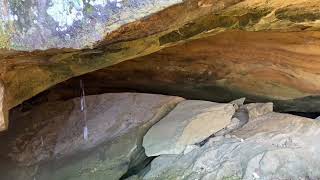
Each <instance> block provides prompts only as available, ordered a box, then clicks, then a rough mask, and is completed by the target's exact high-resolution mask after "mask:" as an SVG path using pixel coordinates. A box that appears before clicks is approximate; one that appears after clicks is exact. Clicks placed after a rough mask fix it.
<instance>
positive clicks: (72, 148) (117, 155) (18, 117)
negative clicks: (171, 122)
mask: <svg viewBox="0 0 320 180" xmlns="http://www.w3.org/2000/svg"><path fill="white" fill-rule="evenodd" d="M182 100H184V99H183V98H180V97H174V96H164V95H152V94H139V93H110V94H103V95H94V96H87V97H86V105H87V108H86V111H87V119H86V122H85V121H84V119H83V117H84V116H83V113H82V112H81V111H80V99H79V98H76V99H73V100H69V101H66V102H54V103H48V104H44V105H40V106H38V107H36V108H33V109H32V110H30V111H28V112H24V113H22V112H20V113H18V112H16V113H14V114H15V117H12V118H15V119H14V121H13V122H17V121H23V122H25V123H27V124H30V126H29V127H28V128H25V129H21V130H20V131H18V129H15V131H12V135H9V136H11V139H10V141H9V144H10V145H11V146H10V150H9V151H10V153H9V155H10V157H11V159H12V161H14V162H16V163H18V164H20V167H19V168H18V170H17V173H16V174H17V175H21V174H22V173H20V172H24V171H28V170H29V169H32V168H23V167H26V166H28V167H36V168H35V169H37V170H36V171H35V173H33V175H32V176H31V175H30V176H22V177H23V178H22V179H33V177H35V178H36V179H92V178H93V177H95V178H98V179H99V178H105V179H111V180H112V179H119V178H120V177H121V176H122V175H123V174H124V173H125V172H126V171H127V170H128V168H129V167H130V166H131V165H132V164H136V163H138V161H141V160H143V158H144V157H145V155H144V153H143V148H142V138H143V136H144V134H145V133H146V132H147V130H148V129H149V128H150V127H151V126H152V125H153V124H154V123H156V122H157V121H159V120H160V119H161V118H162V117H164V116H165V115H166V114H167V113H168V112H169V111H171V110H172V109H173V108H174V107H175V106H176V104H177V103H178V102H180V101H182ZM84 126H87V127H88V139H87V140H85V139H84V136H83V128H84ZM10 133H11V131H10ZM1 141H4V140H1ZM139 157H141V158H139ZM132 159H134V162H131V160H132ZM39 163H40V164H41V165H40V164H39ZM0 167H1V166H0ZM26 169H27V170H26ZM30 171H31V170H30ZM34 174H35V175H34ZM17 177H18V176H15V175H14V176H13V179H19V178H17ZM9 179H10V178H9Z"/></svg>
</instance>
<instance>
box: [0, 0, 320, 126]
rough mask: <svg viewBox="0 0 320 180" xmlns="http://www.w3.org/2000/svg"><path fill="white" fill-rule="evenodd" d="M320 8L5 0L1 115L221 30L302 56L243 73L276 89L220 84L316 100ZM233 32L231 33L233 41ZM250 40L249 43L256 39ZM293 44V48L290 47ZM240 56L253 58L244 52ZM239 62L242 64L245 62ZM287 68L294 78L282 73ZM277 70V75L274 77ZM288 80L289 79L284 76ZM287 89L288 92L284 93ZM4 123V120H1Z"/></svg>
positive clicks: (188, 1)
mask: <svg viewBox="0 0 320 180" xmlns="http://www.w3.org/2000/svg"><path fill="white" fill-rule="evenodd" d="M319 2H320V1H319V0H316V1H312V2H310V1H307V0H295V1H292V0H286V1H278V0H185V1H181V0H166V1H153V0H142V1H141V0H139V1H137V0H128V1H118V0H117V1H111V0H110V1H109V0H108V1H99V0H96V1H90V2H87V1H55V0H51V1H45V3H44V2H43V1H33V2H29V1H20V0H18V1H13V0H12V1H11V0H9V1H5V0H1V1H0V12H1V15H0V79H1V81H2V82H3V86H4V98H3V99H4V100H3V102H2V104H4V106H3V107H2V111H3V112H6V111H8V109H10V108H12V107H14V106H16V105H17V104H19V103H21V102H22V101H24V100H26V99H29V98H30V97H32V96H34V95H36V94H38V93H39V92H41V91H44V90H45V89H47V88H49V87H50V86H53V85H55V84H57V83H59V82H62V81H64V80H66V79H69V78H71V77H74V76H78V75H81V74H84V73H87V72H91V71H94V70H97V69H101V68H104V67H107V66H110V65H114V64H116V63H119V62H121V61H124V60H129V59H132V58H136V57H140V56H143V55H147V54H150V53H153V52H156V51H159V50H160V49H163V48H165V47H169V46H173V45H177V44H179V43H183V42H186V41H188V40H190V39H198V38H206V37H208V36H213V35H218V36H219V34H220V33H221V32H226V33H225V35H224V36H225V37H227V36H228V33H229V31H230V30H242V31H250V32H256V31H264V32H266V31H267V32H268V33H266V34H261V36H262V37H266V36H268V37H269V38H270V39H273V38H275V39H278V38H280V37H281V38H284V39H286V42H287V43H286V45H285V47H282V49H281V48H280V49H281V51H288V48H289V49H290V50H289V52H295V53H298V55H297V56H299V58H297V57H293V58H286V57H283V55H287V54H283V55H282V56H281V57H274V58H272V60H270V64H273V65H275V66H276V68H275V69H273V70H271V69H270V68H269V69H268V68H267V70H259V69H257V72H253V70H252V69H250V70H245V71H244V73H246V71H249V72H250V75H247V76H246V78H248V80H250V81H252V80H253V82H260V81H259V80H260V79H263V80H264V81H267V80H266V79H265V78H264V77H265V76H264V75H265V74H266V76H268V77H270V78H271V76H274V78H275V79H277V80H276V83H275V84H276V85H272V83H271V85H270V84H268V85H266V86H265V83H258V84H257V85H255V84H245V83H244V84H243V85H241V86H240V87H238V86H239V84H237V83H235V82H234V81H235V80H236V79H238V80H239V79H241V80H242V81H244V78H243V77H242V76H239V77H234V76H237V75H238V74H239V72H238V73H234V74H232V75H230V76H232V78H231V79H232V80H230V78H229V79H228V80H227V81H228V85H224V84H223V83H224V81H222V82H220V84H222V86H226V87H227V88H230V87H232V88H233V87H236V88H240V89H243V90H244V92H247V91H249V90H250V91H251V90H252V89H253V90H254V91H255V92H253V94H255V95H260V96H266V97H270V96H271V97H276V98H277V99H292V98H301V97H305V96H309V95H314V94H317V91H318V86H317V85H315V84H314V83H309V82H310V79H308V77H310V78H311V77H312V79H313V80H314V81H316V80H317V78H318V75H317V74H316V73H315V71H316V70H317V67H318V65H317V60H316V56H317V51H318V45H317V43H318V38H317V37H318V33H317V32H311V31H318V30H319V21H318V19H319V18H320V15H319V9H320V7H319V6H318V4H319ZM297 31H298V32H299V33H297V34H296V33H289V32H297ZM277 32H278V34H277ZM279 32H282V33H279ZM269 33H270V34H269ZM273 33H274V34H273ZM232 34H233V33H232V32H230V35H231V36H232ZM222 36H223V35H222ZM241 36H242V35H241ZM247 36H248V37H251V34H250V33H249V34H247ZM213 37H214V36H213ZM213 37H210V38H209V39H211V38H213ZM255 37H256V36H255V35H253V36H252V39H251V40H252V41H255V42H257V40H256V39H255ZM258 37H259V36H258ZM213 39H214V38H213ZM304 39H308V40H307V44H308V43H309V45H307V46H301V47H300V48H299V47H295V46H291V45H292V43H294V42H300V44H306V42H304ZM212 41H215V40H212ZM281 41H283V40H281ZM288 44H290V46H289V47H286V46H287V45H288ZM227 46H229V45H227ZM253 46H255V47H257V46H256V44H253ZM241 47H243V46H241ZM244 47H246V46H244ZM271 47H272V45H271ZM220 48H222V47H220ZM292 48H293V49H292ZM39 50H41V51H39ZM230 50H231V52H233V51H232V49H229V51H230ZM252 50H253V49H252ZM272 50H274V49H272V48H271V50H270V48H267V49H266V50H265V51H267V52H270V53H271V52H272ZM279 51H280V50H279ZM279 51H274V54H278V53H279ZM235 52H236V53H240V54H242V53H243V54H250V53H249V52H246V51H245V50H244V51H240V49H238V50H235ZM224 54H225V55H226V54H230V53H224ZM259 54H260V53H259ZM288 54H291V53H288ZM292 54H293V53H292ZM261 57H263V58H260V57H253V58H252V59H253V60H252V61H255V62H253V63H258V64H260V63H261V64H260V65H261V66H260V67H263V66H266V65H265V64H264V63H262V62H264V61H269V59H266V60H265V56H264V55H262V54H261ZM228 58H229V59H230V57H228V56H227V55H226V56H225V57H224V56H223V55H221V58H220V61H226V60H227V59H228ZM231 59H233V58H231ZM238 60H239V61H238V62H240V60H242V59H241V57H239V59H238ZM293 60H295V62H294V63H293ZM258 61H259V62H258ZM301 61H303V63H301ZM305 61H306V62H305ZM248 63H249V65H248V66H250V63H251V61H250V60H246V61H245V63H244V64H246V65H242V66H247V64H248ZM283 63H284V64H285V66H288V65H290V66H288V67H285V66H282V67H279V66H277V65H279V64H283ZM292 63H293V64H294V65H292ZM240 64H241V63H240ZM273 65H270V66H273ZM297 66H299V67H297ZM283 68H284V69H286V71H292V72H289V73H288V72H285V73H284V72H283V71H284V70H283ZM253 69H255V68H253ZM301 69H303V70H301ZM274 72H275V74H276V75H273V73H274ZM293 73H294V75H293V76H294V77H293V78H292V77H291V75H292V74H293ZM287 74H289V75H288V76H290V77H286V76H287ZM256 77H257V78H258V79H257V80H256V79H255V78H256ZM306 79H307V80H306ZM268 81H269V80H268ZM229 82H230V83H229ZM300 82H303V84H300ZM279 84H280V85H279ZM270 86H273V87H272V88H274V90H273V91H279V90H280V91H284V92H283V93H276V92H270ZM296 86H303V87H304V88H305V89H303V90H301V88H296ZM261 87H262V88H261ZM295 88H296V89H295ZM287 90H288V92H285V91H287ZM265 92H267V94H266V93H265ZM269 92H270V94H269ZM284 94H288V95H284ZM0 119H6V118H5V116H2V118H0ZM2 122H3V120H2ZM5 124H7V122H5Z"/></svg>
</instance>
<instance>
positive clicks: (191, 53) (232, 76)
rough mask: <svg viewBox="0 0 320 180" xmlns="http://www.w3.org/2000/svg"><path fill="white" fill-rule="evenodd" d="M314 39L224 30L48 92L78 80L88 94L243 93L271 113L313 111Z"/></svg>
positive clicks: (221, 97)
mask: <svg viewBox="0 0 320 180" xmlns="http://www.w3.org/2000/svg"><path fill="white" fill-rule="evenodd" d="M319 38H320V33H319V32H304V33H302V32H290V33H289V32H286V33H282V32H244V31H232V32H224V33H220V34H217V35H213V36H210V37H205V38H200V39H197V40H192V41H188V42H186V43H184V44H181V45H177V46H174V47H169V48H165V49H163V50H161V51H159V52H156V53H153V54H151V55H148V56H144V57H140V58H136V59H132V60H130V61H126V62H122V63H120V64H117V65H114V66H111V67H108V68H104V69H102V70H98V71H96V72H92V73H89V74H86V75H83V76H80V77H78V78H75V79H71V80H70V81H67V82H65V83H62V84H61V85H58V86H57V87H55V88H53V89H52V94H56V95H57V96H59V94H60V95H61V97H60V98H68V96H71V97H73V96H76V95H75V94H74V93H73V92H75V89H74V88H73V87H77V86H78V83H79V80H80V79H82V80H84V82H85V83H86V87H87V92H88V93H92V94H96V93H101V92H108V91H109V92H110V91H121V90H122V91H128V90H131V91H140V92H153V93H165V94H170V95H177V96H183V97H187V98H190V99H202V100H211V101H219V102H228V101H231V100H233V99H236V98H241V97H247V101H248V102H266V101H272V102H274V103H275V108H276V110H277V111H279V110H280V111H300V112H303V111H305V112H319V111H320V109H319V107H320V96H319V95H320V86H319V83H318V82H319V81H320V76H319V74H318V71H319V69H320V60H319V59H320V54H319V53H318V52H320V41H319ZM104 82H108V83H104ZM72 94H74V95H73V96H72ZM57 98H59V97H57Z"/></svg>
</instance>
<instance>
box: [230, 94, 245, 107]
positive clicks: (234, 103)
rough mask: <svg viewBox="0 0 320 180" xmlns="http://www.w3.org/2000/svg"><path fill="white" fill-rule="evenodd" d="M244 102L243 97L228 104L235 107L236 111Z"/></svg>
mask: <svg viewBox="0 0 320 180" xmlns="http://www.w3.org/2000/svg"><path fill="white" fill-rule="evenodd" d="M245 101H246V98H245V97H243V98H240V99H236V100H233V101H231V102H230V104H233V105H234V106H235V107H236V109H238V108H239V107H241V106H242V105H243V104H244V102H245Z"/></svg>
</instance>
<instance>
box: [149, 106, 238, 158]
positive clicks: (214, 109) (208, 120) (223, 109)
mask: <svg viewBox="0 0 320 180" xmlns="http://www.w3.org/2000/svg"><path fill="white" fill-rule="evenodd" d="M234 112H235V108H234V107H233V105H232V104H219V103H214V102H208V101H196V100H186V101H183V102H181V103H179V104H178V105H177V107H176V108H174V109H173V110H172V111H171V112H170V113H169V114H168V115H167V116H165V117H164V118H163V119H161V120H160V121H159V122H158V123H157V124H155V125H154V126H152V127H151V129H150V130H149V131H148V132H147V134H146V135H145V136H144V138H143V147H144V148H145V152H146V155H147V156H158V155H162V154H180V153H182V152H183V151H184V150H185V148H186V147H187V146H188V145H194V144H196V143H200V142H201V141H203V140H205V139H206V138H208V137H209V136H210V135H212V134H214V133H216V132H217V131H219V130H221V129H223V128H224V127H225V126H227V125H228V124H229V123H230V121H231V117H232V116H233V114H234Z"/></svg>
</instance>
